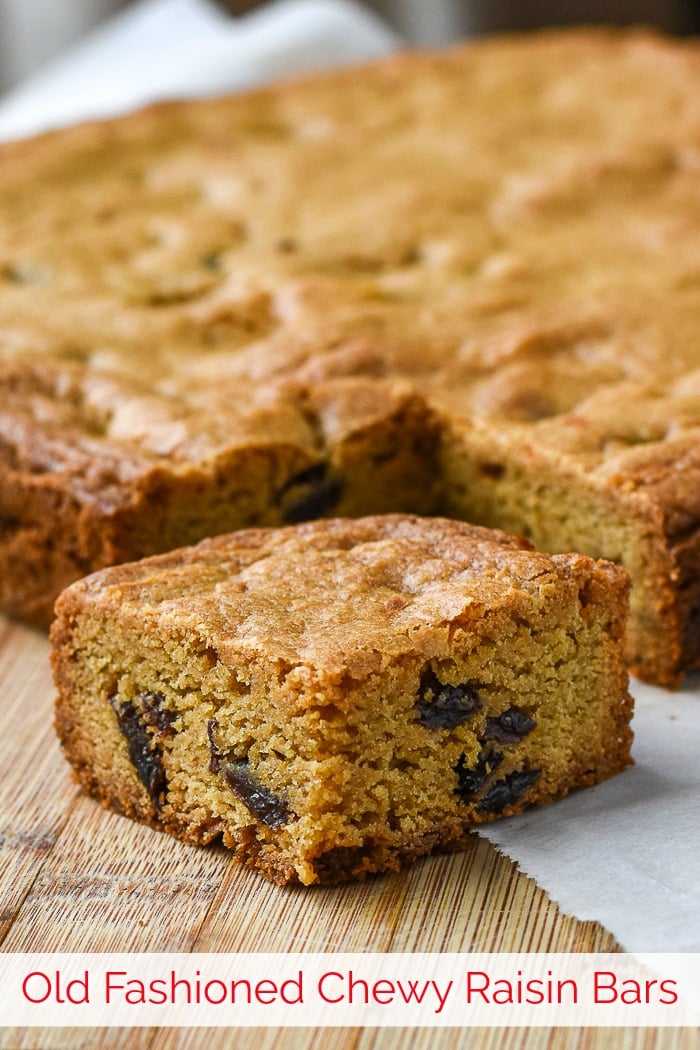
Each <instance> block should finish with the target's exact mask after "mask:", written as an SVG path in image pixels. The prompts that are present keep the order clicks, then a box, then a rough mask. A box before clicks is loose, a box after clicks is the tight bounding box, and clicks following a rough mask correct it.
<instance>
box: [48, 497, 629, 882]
mask: <svg viewBox="0 0 700 1050" xmlns="http://www.w3.org/2000/svg"><path fill="white" fill-rule="evenodd" d="M627 593H628V579H627V575H626V573H625V572H624V571H623V570H622V569H620V568H618V567H617V566H614V565H612V564H610V563H607V562H594V561H592V560H591V559H590V558H586V557H584V556H583V555H577V554H568V555H554V556H548V555H544V554H540V553H537V552H535V551H534V550H532V548H531V547H530V545H529V544H528V543H527V542H526V541H525V540H522V539H518V538H516V537H512V536H507V535H505V534H503V533H500V532H495V531H490V530H487V529H482V528H477V527H473V526H469V525H466V524H462V523H459V522H454V521H448V520H441V519H435V518H419V517H410V516H406V515H382V516H379V517H370V518H361V519H354V520H348V519H330V520H328V521H323V522H310V523H306V524H303V525H298V526H294V527H287V528H283V529H271V530H266V529H254V530H245V531H243V532H238V533H234V534H232V535H228V536H222V537H217V538H216V539H213V540H205V541H203V542H202V543H200V544H199V545H197V546H196V547H192V548H186V549H184V550H179V551H175V552H173V553H170V554H165V555H160V556H157V557H153V558H149V559H145V560H142V561H141V562H138V563H135V564H130V565H124V566H118V567H115V568H110V569H106V570H103V571H101V572H99V573H96V574H94V575H92V576H90V577H88V578H86V579H84V580H81V581H78V582H77V583H75V584H73V585H72V586H71V587H70V588H68V589H67V590H66V591H65V592H64V594H63V595H62V596H61V598H60V600H59V602H58V604H57V619H56V621H55V622H54V625H53V627H52V640H53V664H54V671H55V678H56V683H57V686H58V692H59V697H58V702H57V709H56V725H57V729H58V733H59V737H60V739H61V741H62V743H63V745H64V748H65V751H66V755H67V757H68V758H69V760H70V761H71V763H72V764H73V766H74V769H75V771H76V773H77V776H78V778H79V780H80V782H81V784H82V785H83V786H84V787H85V788H86V790H87V791H89V792H90V793H91V794H92V795H94V796H95V797H97V798H98V799H100V800H101V801H102V802H103V803H104V804H105V805H108V806H110V807H112V808H114V809H116V810H118V811H120V812H122V813H125V814H126V815H128V816H131V817H134V818H136V819H138V820H141V821H144V822H146V823H148V824H151V825H152V826H153V827H156V828H160V829H161V830H165V831H168V832H170V833H171V834H174V835H176V836H178V837H180V838H183V839H185V840H186V841H188V842H193V843H202V842H208V841H211V839H213V838H215V837H217V836H222V837H223V841H224V844H225V845H226V846H228V847H230V848H232V849H233V850H234V851H235V852H236V854H237V855H238V857H239V859H241V860H242V861H244V862H245V863H248V864H250V865H251V866H253V867H257V868H259V869H261V870H262V871H263V872H264V873H265V874H266V875H268V876H269V877H271V878H273V879H275V880H276V881H278V882H282V883H283V882H288V881H290V880H294V881H301V882H302V883H307V884H308V883H312V882H317V881H320V882H326V883H328V882H336V881H339V880H340V879H344V878H351V877H352V878H356V877H362V876H364V875H366V874H369V873H371V872H376V871H384V870H396V869H397V868H398V867H399V866H400V865H401V864H403V863H406V862H408V861H410V860H412V859H414V858H415V857H417V856H421V855H424V854H426V853H430V852H432V851H433V850H436V849H459V848H464V846H465V844H466V841H467V836H468V832H469V828H470V827H471V826H473V825H475V824H478V823H481V822H484V821H487V820H493V819H494V818H495V817H496V816H500V815H511V814H514V813H518V812H520V811H521V810H522V809H523V807H524V806H526V805H532V804H544V803H548V802H551V801H553V800H555V799H557V798H560V797H562V796H563V795H566V794H568V793H569V792H570V791H572V790H575V789H576V788H580V787H583V786H585V785H587V784H593V783H597V782H599V781H600V780H603V779H605V778H606V777H609V776H612V775H614V774H615V773H617V772H619V771H621V770H622V769H624V768H625V766H626V765H628V764H629V761H630V757H629V748H630V743H631V733H630V728H629V720H630V716H631V700H630V697H629V694H628V692H627V673H626V670H625V666H624V661H623V649H622V638H623V631H624V624H625V618H626V612H627V601H626V599H627ZM444 689H446V690H447V692H448V694H449V693H450V691H452V694H453V695H452V696H449V697H448V700H449V703H448V707H447V715H445V709H442V711H438V713H437V714H436V713H435V705H436V703H437V696H438V694H439V693H440V691H441V690H444ZM465 698H466V699H465ZM450 705H451V706H450ZM124 711H126V712H127V717H128V719H129V720H130V727H127V729H126V730H125V729H124V725H123V721H122V720H120V719H121V718H122V717H123V712H124ZM120 712H121V713H122V716H120ZM504 714H505V717H506V718H508V717H511V718H513V717H515V718H516V720H517V719H519V722H520V728H519V729H517V730H516V731H515V732H513V731H512V730H508V731H505V730H504V725H505V723H503V721H502V720H503V717H504ZM509 724H510V723H509ZM134 744H135V748H136V749H135V751H133V748H132V745H134ZM227 763H228V765H227ZM241 769H242V770H243V772H242V773H241ZM236 770H238V777H239V779H238V780H236ZM154 771H155V776H154ZM241 776H242V777H243V791H242V793H241V781H240V777H241ZM231 778H233V780H232V779H231ZM236 785H238V788H239V790H238V791H237V790H236ZM246 785H248V789H249V790H248V791H247V792H246V790H245V789H246ZM251 785H252V786H253V788H254V797H253V796H251V791H250V786H251ZM261 798H262V799H263V808H262V810H261V809H259V808H258V805H259V802H260V799H261Z"/></svg>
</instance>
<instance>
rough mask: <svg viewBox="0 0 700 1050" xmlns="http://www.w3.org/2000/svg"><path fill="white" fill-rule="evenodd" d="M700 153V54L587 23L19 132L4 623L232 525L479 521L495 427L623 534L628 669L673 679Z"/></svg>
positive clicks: (5, 362) (10, 256) (2, 426)
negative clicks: (74, 582)
mask: <svg viewBox="0 0 700 1050" xmlns="http://www.w3.org/2000/svg"><path fill="white" fill-rule="evenodd" d="M698 141H700V57H699V52H698V47H697V45H696V44H694V43H693V44H681V43H672V42H670V41H665V40H662V39H660V38H657V37H654V36H652V35H650V34H647V33H644V32H637V31H635V32H628V33H617V32H592V31H577V32H568V33H551V34H543V35H539V36H532V37H527V38H502V39H499V40H495V41H491V42H487V43H479V44H476V45H469V46H466V47H462V48H458V49H456V50H454V51H452V52H448V53H445V54H441V55H429V54H425V55H421V54H411V55H401V56H397V57H394V58H392V59H390V60H388V61H384V62H381V63H378V64H376V65H374V66H371V67H367V68H366V69H364V70H363V71H362V73H361V74H358V73H356V72H354V71H353V72H340V73H328V74H324V75H323V76H321V77H316V78H312V79H311V80H308V81H300V82H296V83H290V84H287V85H284V86H282V87H273V88H268V89H265V90H261V91H256V92H253V93H251V94H249V95H245V96H240V97H236V98H231V99H223V100H213V101H207V102H196V103H178V104H168V105H163V106H157V107H152V108H150V109H148V110H145V111H143V112H141V113H139V114H134V115H132V116H129V117H126V118H122V119H119V120H116V121H112V122H107V123H105V124H92V125H86V126H83V127H80V128H75V129H69V130H66V131H63V132H60V133H56V134H51V135H48V136H42V137H41V138H39V139H37V140H33V141H31V142H25V143H19V144H15V145H10V146H6V147H3V149H2V151H1V155H2V158H3V160H4V162H5V163H4V164H3V176H2V179H1V180H0V245H1V246H2V247H1V248H0V404H2V410H1V411H0V463H2V469H1V470H0V560H1V562H2V566H3V572H2V573H0V580H2V581H3V583H2V589H1V590H0V602H1V603H2V605H3V607H4V608H6V609H10V610H11V611H13V612H14V613H16V614H17V615H20V616H25V617H27V618H30V619H34V620H35V621H43V622H46V621H47V620H48V617H49V610H50V607H51V603H52V600H53V598H54V597H55V594H56V593H57V591H58V590H59V589H60V587H61V586H62V585H64V584H65V583H67V582H69V580H70V579H72V578H74V577H76V576H78V575H80V574H81V573H83V572H85V571H88V570H89V569H93V568H98V567H100V566H102V565H105V564H109V563H111V562H115V561H119V560H122V559H129V558H134V557H138V556H141V555H143V554H148V553H151V552H153V551H155V550H157V549H159V547H160V548H161V549H162V548H163V547H167V546H172V545H179V544H182V543H187V542H191V541H193V540H194V539H197V538H199V537H200V536H202V535H206V534H208V533H211V532H220V531H226V530H228V529H231V528H233V527H240V526H245V525H253V524H270V525H272V524H279V523H283V522H284V521H285V520H286V521H293V520H298V518H299V517H313V516H317V515H318V514H353V515H355V514H363V513H374V512H378V511H386V510H401V511H407V510H408V511H418V512H421V513H430V512H436V511H442V512H444V511H446V510H449V511H450V512H452V513H454V512H456V510H455V508H456V507H457V506H458V505H459V512H460V513H463V514H465V515H473V514H475V513H476V503H474V504H470V503H469V501H468V500H463V501H460V500H456V501H455V500H452V501H451V500H450V498H449V497H450V491H449V490H450V488H451V487H453V486H454V485H456V484H457V483H458V481H459V478H458V477H457V476H456V472H455V471H453V470H450V471H447V470H446V467H445V463H444V461H441V460H440V455H441V453H440V449H443V448H444V447H445V446H446V445H448V446H449V445H450V443H451V442H452V443H453V447H454V442H455V441H456V440H457V439H458V438H459V435H460V434H461V428H462V427H463V426H464V425H465V421H469V422H470V423H474V424H475V425H477V426H478V427H479V428H482V429H483V430H484V431H485V432H486V433H487V434H488V435H489V440H491V441H493V442H496V441H497V442H498V443H499V445H500V450H501V454H502V459H503V461H505V462H508V463H509V464H516V463H517V464H518V465H519V469H520V468H521V467H522V469H523V470H525V469H526V468H525V467H524V466H523V463H524V462H525V457H526V454H527V451H528V449H532V450H533V452H534V453H536V457H535V458H536V460H537V466H536V467H535V466H533V467H532V473H531V474H530V477H529V480H528V479H526V480H525V482H523V483H521V485H522V486H524V487H523V492H524V493H526V492H527V488H528V485H531V484H532V483H533V482H535V481H536V480H537V474H536V470H538V469H539V464H541V463H542V462H544V463H545V465H546V470H547V471H548V472H549V474H550V475H551V476H552V478H554V477H556V478H558V479H559V482H560V483H561V484H563V485H566V486H568V489H569V491H570V493H571V495H572V506H573V507H574V511H573V512H572V513H575V508H576V506H577V505H578V507H579V509H580V508H581V507H582V505H583V503H584V501H585V500H586V499H587V498H588V494H589V493H590V492H594V493H598V494H599V498H598V496H596V497H595V498H596V499H598V507H599V510H600V513H601V514H610V515H611V516H612V517H617V518H618V519H621V518H622V517H623V516H624V515H628V516H629V517H630V520H631V521H632V522H633V523H634V535H633V536H631V537H630V538H629V541H628V546H629V550H630V559H631V561H632V562H634V565H632V564H630V568H631V570H632V572H633V576H634V579H635V588H636V592H637V595H638V597H637V598H636V599H635V600H634V603H633V605H634V611H633V616H634V622H635V624H636V627H635V629H634V631H633V633H632V636H631V637H632V639H633V651H632V652H631V654H630V659H631V661H632V663H633V665H634V666H635V667H636V668H637V669H638V670H639V671H640V672H641V673H643V674H644V675H645V676H646V677H649V678H651V679H656V680H657V681H666V682H672V681H674V680H677V678H678V676H679V674H680V673H682V671H683V670H686V669H689V668H691V667H694V666H696V665H698V663H699V662H700V648H699V647H698V645H697V643H696V642H695V637H694V636H695V633H696V632H695V631H694V628H693V625H694V623H695V621H696V619H697V608H698V599H697V591H698V587H699V584H698V571H697V565H698V561H699V560H700V540H698V538H697V523H698V520H699V507H698V497H697V491H698V490H697V486H695V485H694V484H691V483H690V481H689V480H688V479H689V478H690V475H691V474H693V471H695V469H696V468H695V465H694V464H695V459H696V456H697V453H696V452H695V449H696V448H697V447H699V446H700V443H699V442H698V438H699V437H700V394H699V393H698V390H699V386H698V384H699V382H700V381H699V379H698V376H700V359H699V357H698V353H699V351H698V346H699V345H700V344H699V342H698V328H699V325H700V318H699V317H698V308H697V302H698V294H697V293H698V287H699V285H698V274H699V273H700V255H699V254H698V239H697V237H696V236H695V232H694V231H695V224H696V220H697V217H698V215H699V214H700V199H699V198H698V191H697V170H698V165H699V164H700V155H699V154H698V147H697V143H698ZM611 231H612V232H611ZM470 447H471V446H470V444H469V442H466V443H465V444H464V446H463V449H462V453H461V454H462V456H463V457H464V458H465V460H466V459H467V458H468V456H469V454H470V452H469V449H470ZM533 462H534V461H533ZM467 466H469V467H470V469H471V466H473V463H471V464H467ZM307 471H311V473H310V474H308V473H306V472H307ZM688 472H690V473H688ZM300 475H301V479H302V480H301V481H299V477H300ZM309 478H310V479H311V480H309ZM445 484H446V487H447V489H448V491H447V493H445V492H443V491H441V490H442V488H444V487H445ZM477 502H478V501H477ZM193 508H194V509H193ZM555 511H556V508H555V507H553V506H552V505H551V504H549V505H547V504H543V506H542V507H538V508H537V510H536V512H533V514H532V515H531V517H534V518H541V517H542V515H543V514H544V515H546V514H549V515H550V517H552V516H555ZM290 515H291V516H290ZM482 520H484V521H486V520H487V519H485V518H484V519H482ZM494 520H496V522H497V521H498V517H497V516H496V518H495V519H494ZM491 521H492V519H491V518H488V522H489V523H490V522H491ZM48 522H53V524H47V523H48ZM506 523H507V524H508V525H509V526H510V525H511V522H510V521H507V522H506V520H505V519H504V524H506ZM516 527H518V528H519V529H520V530H521V531H530V532H532V531H534V524H533V521H532V520H531V518H530V517H528V514H527V512H526V511H525V510H523V512H522V514H521V518H520V520H519V522H516ZM581 531H583V530H581ZM562 545H567V544H566V542H565V530H564V532H563V533H562V536H561V538H560V542H559V543H556V542H555V543H554V547H555V548H556V549H560V547H561V546H562ZM45 548H50V550H49V552H48V553H46V554H44V555H43V556H42V554H41V551H42V550H43V549H45ZM584 549H586V550H589V551H590V552H591V553H594V554H604V555H606V556H611V557H614V556H616V553H617V552H616V551H615V550H614V549H603V550H597V549H594V545H592V544H591V545H588V546H586V544H585V543H584ZM652 607H653V608H652Z"/></svg>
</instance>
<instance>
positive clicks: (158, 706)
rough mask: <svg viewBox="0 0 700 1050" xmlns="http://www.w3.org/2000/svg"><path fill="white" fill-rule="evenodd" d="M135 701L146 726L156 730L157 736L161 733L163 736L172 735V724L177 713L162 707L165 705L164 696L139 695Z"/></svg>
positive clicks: (157, 694)
mask: <svg viewBox="0 0 700 1050" xmlns="http://www.w3.org/2000/svg"><path fill="white" fill-rule="evenodd" d="M137 700H138V702H139V706H140V708H141V712H142V714H143V720H144V722H145V723H146V725H149V726H152V728H153V729H157V730H158V733H159V734H160V733H162V734H163V735H165V736H173V735H174V733H175V730H174V729H173V722H175V721H176V720H177V712H176V711H169V710H168V709H167V708H166V707H163V704H164V703H165V697H164V696H161V694H160V693H141V694H140V695H139V696H138V697H137Z"/></svg>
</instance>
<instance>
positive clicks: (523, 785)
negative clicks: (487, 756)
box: [476, 769, 542, 813]
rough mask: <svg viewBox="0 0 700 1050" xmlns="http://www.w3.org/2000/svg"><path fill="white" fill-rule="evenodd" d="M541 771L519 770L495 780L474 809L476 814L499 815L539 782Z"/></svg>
mask: <svg viewBox="0 0 700 1050" xmlns="http://www.w3.org/2000/svg"><path fill="white" fill-rule="evenodd" d="M541 773H542V770H541V769H521V770H520V771H519V772H515V773H509V774H508V776H507V777H504V778H503V780H497V781H496V783H495V784H494V785H493V786H492V787H491V788H489V790H488V791H487V792H486V794H485V795H484V797H483V798H482V800H481V802H479V804H478V806H477V807H476V809H477V812H478V813H501V812H502V811H503V810H504V809H505V808H506V806H512V805H513V803H514V802H517V801H518V799H519V798H520V796H521V795H522V794H523V793H524V792H525V791H527V789H528V788H529V787H530V786H531V785H532V784H534V783H535V781H536V780H539V777H540V775H541Z"/></svg>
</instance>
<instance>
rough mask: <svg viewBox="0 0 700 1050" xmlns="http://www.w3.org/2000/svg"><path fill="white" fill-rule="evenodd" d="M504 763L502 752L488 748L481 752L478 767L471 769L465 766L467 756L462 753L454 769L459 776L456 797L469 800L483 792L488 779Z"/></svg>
mask: <svg viewBox="0 0 700 1050" xmlns="http://www.w3.org/2000/svg"><path fill="white" fill-rule="evenodd" d="M502 761H503V753H502V752H501V751H494V750H493V748H488V749H486V750H483V751H481V753H480V754H479V757H478V758H477V760H476V765H475V766H474V767H473V768H472V769H469V768H467V766H466V765H465V762H466V755H465V754H464V752H462V754H461V755H460V756H459V758H458V760H457V764H456V765H455V766H453V767H452V768H453V769H454V771H455V773H456V774H457V787H456V788H455V789H454V793H455V795H459V796H460V797H461V798H464V799H467V798H468V797H469V796H470V795H474V794H476V792H477V791H481V789H482V787H483V786H484V784H485V783H486V780H487V779H488V777H490V776H491V774H492V773H493V771H494V770H495V769H498V767H499V766H500V764H501V762H502Z"/></svg>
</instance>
